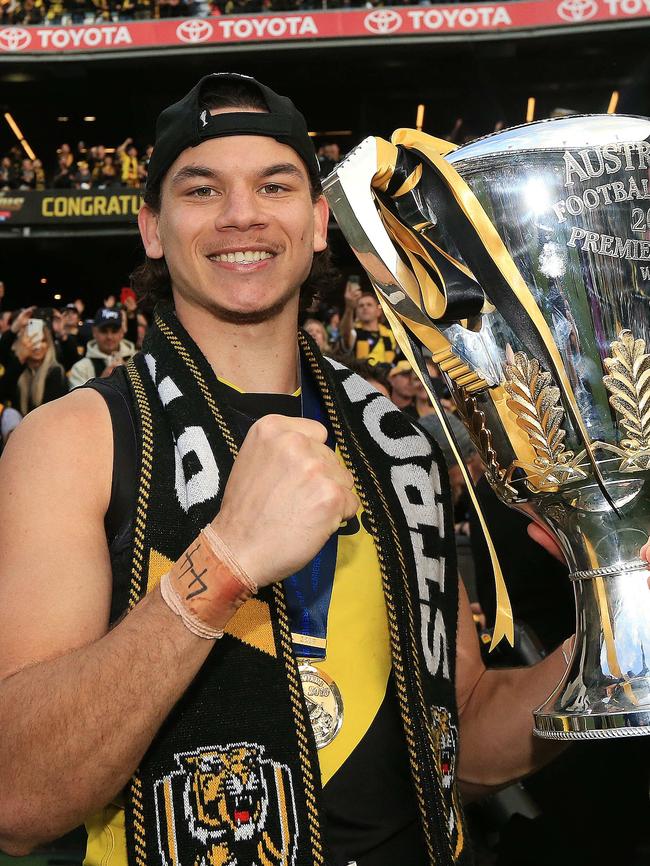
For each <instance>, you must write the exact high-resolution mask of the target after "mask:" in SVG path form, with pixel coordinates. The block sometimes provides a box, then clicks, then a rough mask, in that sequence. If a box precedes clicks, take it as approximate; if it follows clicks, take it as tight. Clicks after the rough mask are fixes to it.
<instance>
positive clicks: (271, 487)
mask: <svg viewBox="0 0 650 866" xmlns="http://www.w3.org/2000/svg"><path fill="white" fill-rule="evenodd" d="M326 441H327V431H326V430H325V428H324V427H323V425H322V424H319V423H318V422H317V421H311V420H309V419H306V418H286V417H284V416H282V415H267V416H266V417H264V418H261V419H260V420H259V421H257V422H256V423H255V424H253V426H252V427H251V429H250V431H249V433H248V435H247V437H246V439H245V441H244V444H243V445H242V448H241V451H240V453H239V456H238V457H237V459H236V460H235V465H234V466H233V470H232V472H231V474H230V478H229V479H228V484H227V485H226V490H225V493H224V498H223V503H222V506H221V510H220V512H219V514H218V515H217V516H216V517H215V519H214V520H213V522H212V525H213V527H214V529H215V530H216V532H217V533H218V534H219V535H220V536H221V538H222V539H223V540H224V541H225V542H226V544H227V545H228V546H229V547H230V549H231V550H232V552H233V555H234V556H235V558H236V559H237V561H238V562H239V563H240V564H241V566H242V567H243V569H244V570H245V571H246V572H247V573H248V574H249V575H250V577H251V578H252V579H253V580H254V581H255V582H256V583H257V584H258V586H267V585H268V584H270V583H275V582H276V581H278V580H282V579H283V578H285V577H288V576H289V575H290V574H294V573H295V572H296V571H298V570H299V569H301V568H302V567H303V566H304V565H306V564H307V563H308V562H309V561H310V560H311V559H312V558H313V557H314V556H315V555H316V554H317V553H318V551H319V550H320V549H321V548H322V547H323V545H324V544H325V542H326V541H327V539H328V538H329V537H330V535H332V534H333V533H334V532H336V530H337V529H338V528H339V526H340V524H341V522H342V521H344V520H349V519H350V518H352V517H353V516H354V515H355V514H356V513H357V509H358V507H359V500H358V499H357V496H356V494H355V493H354V490H353V487H354V482H353V478H352V475H351V474H350V472H349V471H348V470H347V469H346V468H345V467H344V466H343V465H342V464H341V463H340V462H339V460H338V458H337V457H336V455H335V454H334V452H333V451H332V450H331V448H328V447H327V445H326V444H325V443H326Z"/></svg>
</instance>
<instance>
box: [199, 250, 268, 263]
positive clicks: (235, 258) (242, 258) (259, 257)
mask: <svg viewBox="0 0 650 866" xmlns="http://www.w3.org/2000/svg"><path fill="white" fill-rule="evenodd" d="M210 258H211V259H213V261H215V262H230V263H231V264H234V263H235V262H238V263H242V262H261V261H263V260H264V259H271V258H273V254H272V253H267V252H266V251H264V250H237V252H236V253H222V254H221V255H218V256H210Z"/></svg>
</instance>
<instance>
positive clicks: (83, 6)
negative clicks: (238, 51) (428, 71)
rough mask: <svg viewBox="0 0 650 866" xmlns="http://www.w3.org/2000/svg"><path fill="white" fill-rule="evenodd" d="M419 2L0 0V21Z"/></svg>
mask: <svg viewBox="0 0 650 866" xmlns="http://www.w3.org/2000/svg"><path fill="white" fill-rule="evenodd" d="M384 5H390V6H413V5H423V6H428V5H430V0H424V2H421V3H415V4H414V3H412V2H408V3H407V2H405V0H404V2H402V0H397V2H391V3H390V4H388V3H384V2H383V0H0V24H23V25H25V24H27V25H29V24H45V25H59V24H77V25H78V24H93V23H99V24H101V23H106V22H110V21H138V20H143V19H147V18H192V17H207V16H209V15H219V14H221V15H245V14H251V15H254V14H259V13H262V12H293V11H297V10H299V9H304V10H314V9H345V8H351V7H357V8H358V7H365V8H369V9H374V8H377V7H381V6H384Z"/></svg>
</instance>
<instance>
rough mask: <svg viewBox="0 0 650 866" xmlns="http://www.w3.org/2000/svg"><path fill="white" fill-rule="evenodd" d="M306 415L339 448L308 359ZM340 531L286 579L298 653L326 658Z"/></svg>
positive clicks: (304, 374)
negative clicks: (314, 382) (319, 426)
mask: <svg viewBox="0 0 650 866" xmlns="http://www.w3.org/2000/svg"><path fill="white" fill-rule="evenodd" d="M300 373H301V375H300V379H301V401H302V414H303V417H304V418H311V419H312V420H313V421H318V422H320V423H321V424H322V425H323V426H324V427H325V428H326V430H327V446H328V448H331V449H332V450H334V449H335V447H336V442H335V439H334V431H333V429H332V425H331V424H330V422H329V418H328V417H327V413H326V412H325V410H324V409H323V406H322V404H321V401H320V398H319V396H318V393H317V392H316V389H315V387H314V384H313V382H312V379H311V374H310V372H309V369H308V368H307V366H306V364H305V363H304V361H302V360H301V364H300ZM337 549H338V532H335V533H334V534H333V535H331V536H330V537H329V538H328V540H327V541H326V542H325V544H324V546H323V547H322V549H321V550H320V551H319V552H318V553H317V554H316V556H315V557H314V558H313V559H312V561H311V562H309V563H307V565H305V566H304V568H301V569H300V571H298V572H296V573H295V574H292V575H291V577H288V578H287V579H286V580H285V581H284V591H285V596H286V599H287V607H288V609H289V619H290V621H291V636H292V638H293V643H294V649H295V651H296V655H297V656H299V657H302V658H309V659H324V658H325V653H326V648H327V616H328V613H329V607H330V601H331V600H332V586H333V584H334V572H335V570H336V554H337Z"/></svg>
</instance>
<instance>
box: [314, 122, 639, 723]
mask: <svg viewBox="0 0 650 866" xmlns="http://www.w3.org/2000/svg"><path fill="white" fill-rule="evenodd" d="M649 141H650V120H647V119H645V118H637V117H623V116H616V115H604V116H590V117H572V118H564V119H560V120H553V121H544V122H540V123H534V124H529V125H526V126H522V127H518V128H515V129H510V130H506V131H504V132H500V133H497V134H494V135H490V136H488V137H486V138H483V139H480V140H478V141H475V142H473V143H471V144H468V145H466V146H464V147H461V148H460V149H455V148H454V146H453V145H450V144H448V143H447V142H444V141H441V140H439V139H434V138H432V137H430V136H427V135H424V134H422V133H418V132H415V131H414V130H398V131H397V132H396V133H395V134H394V135H393V136H392V139H391V141H390V142H388V141H385V140H383V139H380V138H368V139H366V140H365V141H364V142H362V144H360V145H359V146H358V147H357V148H356V149H355V150H354V151H352V153H351V154H350V155H349V156H348V157H347V158H346V159H345V160H344V162H343V163H341V164H340V165H339V166H338V167H337V169H336V170H335V171H334V172H333V174H331V175H330V176H329V177H328V178H327V180H326V182H325V192H326V196H327V198H328V200H329V203H330V206H331V208H332V210H333V212H334V215H335V217H336V219H337V221H338V223H339V225H340V227H341V229H342V231H343V233H344V235H345V236H346V238H347V240H348V242H349V244H350V246H351V247H352V249H353V250H354V252H355V253H356V255H357V256H358V258H359V260H360V262H361V264H362V265H363V266H364V268H365V270H366V272H367V273H368V275H369V277H370V280H371V282H372V283H373V285H374V287H375V289H376V291H377V295H378V297H379V299H380V301H381V303H382V306H383V308H384V311H385V313H386V316H387V318H388V321H389V323H390V324H391V325H392V327H393V328H394V330H395V333H396V336H397V338H398V340H399V342H400V345H401V346H402V349H403V351H404V352H405V354H406V355H407V357H409V358H410V359H411V360H412V363H414V364H415V365H416V368H417V369H418V371H419V372H420V373H421V377H422V378H423V381H424V382H425V384H426V383H427V381H428V380H427V375H426V368H425V367H424V364H423V361H422V354H421V350H422V348H423V347H426V348H427V349H429V350H430V352H431V354H432V356H433V359H434V361H436V362H437V364H438V366H439V368H440V370H441V373H442V376H443V377H444V379H445V381H446V384H447V385H448V387H449V389H450V391H451V392H452V395H453V397H454V400H455V404H456V410H457V414H458V416H459V417H460V418H461V420H463V422H464V423H465V425H466V426H467V429H468V431H469V434H470V436H471V437H472V439H473V441H474V443H475V445H476V448H477V450H478V451H479V453H480V455H481V457H482V459H483V462H484V464H485V472H486V476H487V479H488V480H489V482H490V484H491V485H492V487H493V488H494V490H495V491H496V493H497V494H498V495H499V496H500V497H501V499H502V500H504V501H505V502H507V503H508V504H510V505H511V506H512V507H514V508H516V509H519V510H521V511H523V512H525V513H526V514H527V515H528V516H529V517H530V518H531V519H533V520H534V521H536V522H537V523H539V524H542V525H543V526H544V527H545V528H547V529H548V530H550V531H551V532H552V533H553V535H554V536H555V538H556V539H557V540H558V543H559V544H560V546H561V548H562V550H563V552H564V555H565V557H566V559H567V562H568V563H569V568H570V579H571V581H572V582H573V586H574V590H575V600H576V637H575V642H574V646H573V652H572V656H571V659H570V663H569V666H568V668H567V671H566V674H565V675H564V677H563V678H562V681H561V682H560V683H559V685H558V686H557V688H556V689H555V691H554V692H553V694H552V695H551V696H550V697H549V698H548V700H547V701H546V702H545V703H544V704H543V705H542V706H541V707H539V708H538V709H537V710H536V711H535V713H534V719H535V733H536V734H538V735H539V736H541V737H544V738H548V739H567V740H572V739H592V738H603V737H622V736H638V735H643V734H650V588H649V584H648V579H649V577H650V572H649V571H648V568H647V566H646V564H645V563H644V562H643V561H641V560H640V559H639V550H640V548H641V546H642V545H643V544H644V543H645V542H646V541H647V539H648V533H649V531H650V143H649ZM521 568H522V569H524V570H525V568H526V563H525V562H522V563H521ZM499 606H500V608H501V613H502V616H503V617H504V619H505V620H506V621H507V618H508V611H507V602H504V601H503V596H502V598H501V603H500V605H499ZM500 628H501V630H502V631H504V632H507V631H508V627H507V622H506V625H505V626H503V625H501V626H500Z"/></svg>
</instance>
